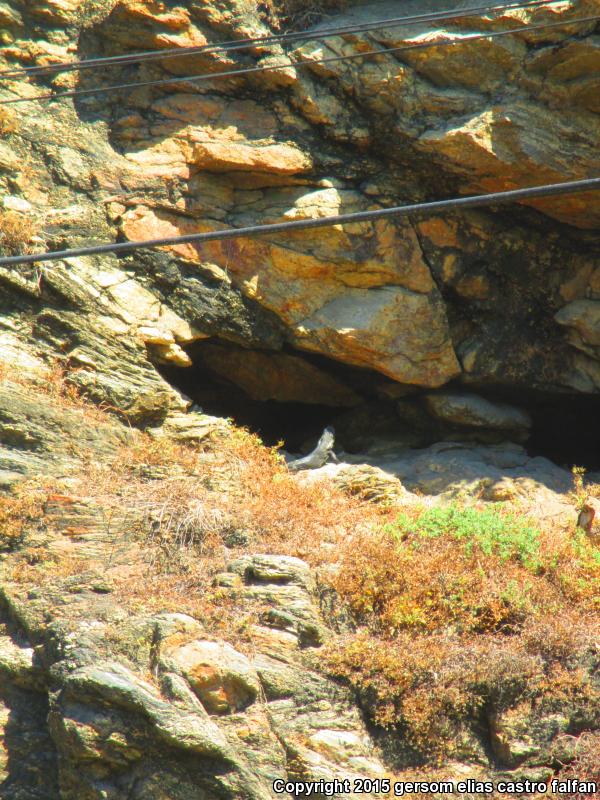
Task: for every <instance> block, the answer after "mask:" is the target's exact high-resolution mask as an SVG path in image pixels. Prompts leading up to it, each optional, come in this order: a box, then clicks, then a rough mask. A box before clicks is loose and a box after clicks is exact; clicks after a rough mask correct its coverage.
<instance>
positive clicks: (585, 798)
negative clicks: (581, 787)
mask: <svg viewBox="0 0 600 800" xmlns="http://www.w3.org/2000/svg"><path fill="white" fill-rule="evenodd" d="M557 779H558V780H560V781H566V780H569V779H570V780H573V779H575V780H578V781H586V782H587V781H592V782H594V783H595V784H596V786H600V733H598V732H595V733H591V732H586V733H582V734H581V735H580V736H579V738H578V739H577V742H576V744H575V759H574V761H573V762H572V763H571V764H569V765H568V767H567V768H566V769H563V770H561V772H560V774H559V775H557ZM555 796H556V797H559V798H561V800H591V798H593V797H597V796H598V794H597V792H580V791H575V792H559V793H558V794H557V795H555Z"/></svg>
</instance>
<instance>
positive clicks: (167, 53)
mask: <svg viewBox="0 0 600 800" xmlns="http://www.w3.org/2000/svg"><path fill="white" fill-rule="evenodd" d="M557 2H560V0H525V2H520V3H509V4H499V5H498V4H497V5H489V4H488V5H483V6H476V7H474V8H470V9H468V10H464V9H463V10H460V9H449V10H447V11H434V12H430V13H427V14H415V15H412V16H404V17H392V18H389V19H382V20H377V21H373V22H365V23H362V24H359V23H357V24H355V25H347V26H345V27H332V26H329V27H326V28H320V29H318V30H312V31H298V32H293V33H280V34H271V35H269V36H256V37H248V38H245V39H232V40H229V41H225V42H218V43H215V44H205V45H196V46H192V47H174V48H169V49H165V50H148V51H145V52H141V53H127V54H124V55H119V56H105V57H100V58H89V59H85V60H81V61H63V62H59V63H56V64H47V65H45V66H35V67H19V68H15V69H12V70H4V71H0V79H7V78H18V77H26V76H30V75H51V74H53V73H55V72H72V71H80V70H86V69H96V68H97V67H110V66H117V65H122V64H135V63H139V62H143V61H162V60H164V59H168V58H183V57H184V56H189V55H197V54H206V53H214V52H219V51H221V50H223V51H226V52H234V51H237V50H247V49H249V48H253V47H257V46H261V45H268V44H286V43H287V42H297V41H303V40H304V41H305V40H312V39H329V38H331V37H333V36H344V35H347V34H352V33H363V32H366V31H371V30H376V29H378V28H390V27H397V26H401V25H402V26H403V25H415V24H418V23H422V22H434V21H451V20H455V19H464V18H466V17H474V16H480V15H483V14H491V13H495V12H504V11H511V10H517V9H524V10H526V9H528V8H536V7H538V6H545V5H551V4H552V3H557Z"/></svg>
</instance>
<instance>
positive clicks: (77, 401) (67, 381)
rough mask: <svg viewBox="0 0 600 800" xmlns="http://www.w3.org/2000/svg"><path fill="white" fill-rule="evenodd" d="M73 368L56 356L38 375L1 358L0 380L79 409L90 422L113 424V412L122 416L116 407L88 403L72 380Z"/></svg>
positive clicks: (59, 403)
mask: <svg viewBox="0 0 600 800" xmlns="http://www.w3.org/2000/svg"><path fill="white" fill-rule="evenodd" d="M76 372H77V369H68V368H67V367H65V366H64V365H63V364H62V363H61V362H60V361H59V360H58V359H56V360H54V361H53V362H52V363H51V364H50V365H49V366H48V367H47V368H46V369H45V370H44V372H40V374H39V375H37V376H34V375H33V374H31V373H22V372H19V371H18V370H15V369H13V368H12V367H11V365H10V364H7V363H6V362H4V361H0V383H3V382H4V381H10V382H11V383H14V384H16V385H17V386H21V387H23V388H25V389H29V390H31V391H32V392H33V393H35V394H38V393H40V394H43V395H45V396H46V397H48V398H50V399H51V400H52V401H53V402H54V403H56V405H57V406H60V407H64V408H69V409H71V410H77V411H80V412H81V414H82V416H83V418H84V419H85V420H86V421H87V422H89V423H112V424H114V415H115V414H116V415H117V416H120V417H121V418H122V417H123V416H124V415H123V413H122V412H121V411H120V410H119V409H117V408H114V407H112V406H109V405H107V404H100V405H96V404H95V403H91V402H90V401H89V400H88V399H87V398H86V396H85V394H83V393H82V392H81V391H80V389H79V388H78V387H77V386H76V385H75V383H74V382H73V381H72V377H71V376H72V375H74V374H75V373H76ZM111 417H112V418H111Z"/></svg>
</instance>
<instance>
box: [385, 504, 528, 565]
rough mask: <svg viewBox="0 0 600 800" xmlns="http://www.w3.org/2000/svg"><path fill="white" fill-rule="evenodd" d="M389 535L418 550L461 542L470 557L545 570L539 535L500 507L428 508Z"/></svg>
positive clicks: (400, 521) (398, 523)
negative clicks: (443, 541)
mask: <svg viewBox="0 0 600 800" xmlns="http://www.w3.org/2000/svg"><path fill="white" fill-rule="evenodd" d="M386 531H387V532H388V533H389V534H390V535H391V536H393V537H394V538H396V539H397V540H399V541H403V540H408V539H409V540H410V546H412V547H414V548H415V549H417V550H418V549H420V548H422V547H423V546H424V545H425V542H426V540H428V539H436V538H439V537H449V538H451V539H453V540H455V541H457V542H461V543H462V544H463V547H464V552H465V554H466V555H468V556H471V555H474V554H476V553H477V552H480V553H481V554H482V555H484V556H496V557H498V558H499V559H500V560H501V561H515V562H518V563H520V564H522V565H523V566H524V567H526V568H527V569H530V570H532V571H533V572H539V571H540V570H541V568H542V561H541V556H540V533H539V531H538V530H537V529H536V528H534V527H533V526H532V525H530V524H529V523H528V522H527V520H525V519H524V518H522V517H518V516H516V515H514V514H511V513H506V512H505V511H504V509H503V508H502V507H500V506H498V507H489V508H485V509H481V510H479V509H476V508H461V507H459V506H457V505H449V506H439V507H435V508H428V509H425V510H424V511H422V512H421V513H420V514H419V515H418V516H417V517H416V518H415V519H411V518H410V517H409V516H408V515H406V514H401V515H400V516H399V517H398V518H397V519H396V521H395V522H393V523H391V524H390V525H388V526H386Z"/></svg>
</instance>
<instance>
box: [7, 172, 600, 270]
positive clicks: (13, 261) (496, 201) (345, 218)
mask: <svg viewBox="0 0 600 800" xmlns="http://www.w3.org/2000/svg"><path fill="white" fill-rule="evenodd" d="M598 190H600V178H587V179H584V180H578V181H566V182H563V183H550V184H544V185H542V186H532V187H529V188H526V189H511V190H510V191H505V192H489V193H487V194H480V195H472V196H469V197H456V198H452V199H449V200H435V201H433V202H427V203H413V204H411V205H405V206H393V207H391V208H378V209H374V210H371V211H355V212H353V213H351V214H338V215H335V216H331V217H319V218H318V219H302V220H295V221H293V222H276V223H270V224H267V225H250V226H247V227H243V228H225V229H222V230H216V231H207V232H203V233H188V234H184V235H182V236H167V237H164V238H162V239H144V240H140V241H131V242H109V243H106V244H98V245H88V246H86V247H75V248H71V249H68V250H54V251H49V252H46V253H31V254H27V255H16V256H6V257H3V258H0V268H2V267H14V266H17V265H19V264H36V263H39V262H43V261H62V260H64V259H69V258H78V257H82V256H95V255H103V254H106V253H116V254H123V253H130V252H132V251H134V250H139V249H145V248H154V247H164V246H168V245H179V244H203V243H205V242H214V241H223V240H227V239H239V238H243V237H254V236H262V235H272V234H275V233H287V232H288V231H299V230H308V229H311V228H325V227H329V226H331V225H344V224H347V223H356V222H372V221H373V220H376V219H383V218H386V217H407V216H417V215H418V216H423V215H431V214H434V213H437V212H443V211H449V210H460V209H467V208H479V207H482V206H495V205H501V204H506V203H513V202H520V201H523V200H529V199H533V198H540V197H553V196H559V195H565V194H575V193H580V192H589V191H598Z"/></svg>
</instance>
